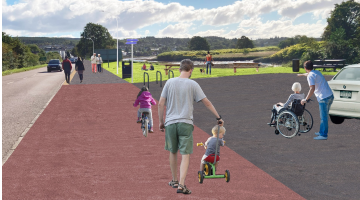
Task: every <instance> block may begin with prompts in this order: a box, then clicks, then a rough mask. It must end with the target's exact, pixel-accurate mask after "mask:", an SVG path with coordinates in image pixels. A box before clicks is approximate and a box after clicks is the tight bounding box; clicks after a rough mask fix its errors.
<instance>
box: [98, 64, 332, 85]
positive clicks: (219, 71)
mask: <svg viewBox="0 0 360 200" xmlns="http://www.w3.org/2000/svg"><path fill="white" fill-rule="evenodd" d="M142 66H143V63H134V67H133V70H134V72H133V76H134V77H133V80H134V83H142V82H143V81H144V79H143V75H144V72H147V73H148V74H149V79H150V80H149V81H150V82H154V81H156V71H160V72H161V74H162V80H163V81H165V80H168V76H166V75H165V70H164V68H165V66H164V65H160V64H159V65H157V64H154V67H155V70H154V71H143V70H141V67H142ZM146 66H147V68H148V67H149V66H150V64H146ZM103 68H104V69H105V70H108V71H110V72H111V73H113V74H115V75H117V74H116V62H111V63H110V67H109V68H108V64H107V63H104V64H103ZM174 68H175V69H174V70H173V72H174V77H178V76H179V75H180V72H179V67H174ZM236 71H237V72H236V73H234V69H233V68H226V69H224V68H212V69H211V75H204V74H201V73H200V70H199V68H196V67H195V70H194V72H193V73H192V75H191V79H198V78H213V77H224V76H241V75H256V74H279V73H288V74H294V75H295V74H298V73H305V70H304V69H300V72H292V68H291V67H265V68H259V72H256V68H246V69H237V70H236ZM321 73H322V74H323V75H332V76H334V75H335V74H336V73H337V72H322V71H321ZM118 76H119V77H120V78H121V77H122V69H121V63H120V65H119V74H118ZM171 77H172V76H171ZM124 80H125V81H127V82H129V83H131V78H125V79H124ZM159 80H160V77H159ZM146 81H147V78H146Z"/></svg>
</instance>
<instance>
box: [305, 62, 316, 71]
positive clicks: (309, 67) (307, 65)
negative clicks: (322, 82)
mask: <svg viewBox="0 0 360 200" xmlns="http://www.w3.org/2000/svg"><path fill="white" fill-rule="evenodd" d="M304 67H305V69H307V70H313V69H314V65H313V63H312V62H311V60H308V61H305V62H304Z"/></svg>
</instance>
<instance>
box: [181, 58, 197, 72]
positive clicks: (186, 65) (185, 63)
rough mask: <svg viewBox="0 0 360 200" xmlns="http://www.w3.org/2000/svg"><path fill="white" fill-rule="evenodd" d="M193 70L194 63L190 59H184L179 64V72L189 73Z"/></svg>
mask: <svg viewBox="0 0 360 200" xmlns="http://www.w3.org/2000/svg"><path fill="white" fill-rule="evenodd" d="M192 69H194V63H193V62H192V61H191V60H190V59H184V60H182V61H181V62H180V71H186V72H188V71H190V70H192Z"/></svg>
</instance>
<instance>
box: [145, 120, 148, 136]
mask: <svg viewBox="0 0 360 200" xmlns="http://www.w3.org/2000/svg"><path fill="white" fill-rule="evenodd" d="M144 126H145V127H144V136H145V137H147V136H148V133H149V120H148V119H147V118H146V119H145V124H144Z"/></svg>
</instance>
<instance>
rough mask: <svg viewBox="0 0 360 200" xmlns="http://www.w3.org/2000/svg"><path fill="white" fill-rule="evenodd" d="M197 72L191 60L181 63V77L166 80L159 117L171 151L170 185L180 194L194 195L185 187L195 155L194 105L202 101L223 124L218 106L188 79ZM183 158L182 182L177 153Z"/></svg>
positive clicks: (167, 145) (166, 143)
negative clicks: (178, 172)
mask: <svg viewBox="0 0 360 200" xmlns="http://www.w3.org/2000/svg"><path fill="white" fill-rule="evenodd" d="M193 70H194V63H193V62H192V61H191V60H189V59H184V60H182V61H181V62H180V68H179V71H180V76H179V77H176V78H171V79H169V80H168V81H166V84H165V86H164V88H163V90H162V93H161V96H160V100H159V107H158V114H159V127H160V130H161V131H164V129H165V150H167V151H170V169H171V174H172V180H171V181H170V182H169V185H170V186H171V187H173V188H177V189H178V190H177V193H183V194H191V191H190V190H189V189H188V188H187V187H186V186H185V178H186V175H187V171H188V167H189V161H190V154H191V153H192V152H193V135H192V132H193V130H194V126H193V110H194V107H193V103H194V100H195V101H196V102H200V101H201V102H203V103H204V105H205V106H206V107H207V108H208V109H209V110H210V111H211V112H212V113H213V114H214V115H215V116H216V120H217V122H218V123H219V122H220V121H221V122H222V124H221V126H222V125H223V124H224V121H223V120H222V119H221V116H220V115H219V114H218V113H217V111H216V109H215V107H214V106H213V105H212V103H211V102H210V101H209V100H208V99H207V98H206V96H205V94H204V92H203V91H202V89H201V87H200V85H199V84H198V83H197V82H195V81H194V80H191V79H189V78H190V77H191V74H192V72H193ZM165 104H166V119H165V123H164V107H165ZM178 151H180V154H181V155H182V159H181V165H180V181H178V178H177V152H178Z"/></svg>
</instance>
